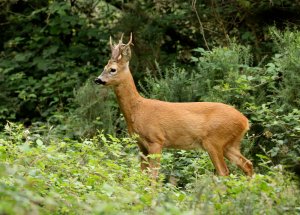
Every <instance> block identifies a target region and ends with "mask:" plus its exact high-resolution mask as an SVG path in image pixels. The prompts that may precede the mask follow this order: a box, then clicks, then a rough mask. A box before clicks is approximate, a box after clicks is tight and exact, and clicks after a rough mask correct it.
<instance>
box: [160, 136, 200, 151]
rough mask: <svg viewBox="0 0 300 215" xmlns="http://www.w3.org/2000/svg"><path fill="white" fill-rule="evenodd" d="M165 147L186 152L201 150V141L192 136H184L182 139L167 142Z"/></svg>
mask: <svg viewBox="0 0 300 215" xmlns="http://www.w3.org/2000/svg"><path fill="white" fill-rule="evenodd" d="M164 147H165V148H172V149H184V150H192V149H200V148H201V140H200V139H197V138H194V137H191V136H185V135H184V136H182V137H178V138H174V139H173V138H172V139H171V140H166V142H165V144H164Z"/></svg>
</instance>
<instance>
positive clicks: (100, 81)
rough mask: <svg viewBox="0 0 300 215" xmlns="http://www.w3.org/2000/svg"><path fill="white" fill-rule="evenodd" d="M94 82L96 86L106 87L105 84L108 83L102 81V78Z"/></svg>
mask: <svg viewBox="0 0 300 215" xmlns="http://www.w3.org/2000/svg"><path fill="white" fill-rule="evenodd" d="M94 82H95V84H102V85H105V84H106V82H105V81H102V80H101V79H100V78H96V79H95V80H94Z"/></svg>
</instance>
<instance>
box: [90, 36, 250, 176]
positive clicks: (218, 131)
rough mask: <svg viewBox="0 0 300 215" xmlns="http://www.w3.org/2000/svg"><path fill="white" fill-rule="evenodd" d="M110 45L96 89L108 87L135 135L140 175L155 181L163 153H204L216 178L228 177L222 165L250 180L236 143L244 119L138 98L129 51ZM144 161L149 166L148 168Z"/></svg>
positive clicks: (210, 108)
mask: <svg viewBox="0 0 300 215" xmlns="http://www.w3.org/2000/svg"><path fill="white" fill-rule="evenodd" d="M122 38H123V35H122V37H121V39H120V41H119V43H118V44H114V45H113V44H112V39H111V37H110V47H111V58H110V60H109V61H108V63H107V65H106V66H105V67H104V70H103V72H102V74H101V75H100V76H99V77H97V78H96V79H95V83H96V84H102V85H105V86H112V88H113V89H114V91H115V94H116V97H117V100H118V103H119V106H120V108H121V111H122V113H123V114H124V117H125V120H126V123H127V127H128V132H129V134H130V135H133V134H137V135H138V146H139V149H140V151H141V169H142V170H144V169H146V168H148V167H149V168H150V170H151V172H152V176H153V177H154V178H156V177H157V175H158V168H159V165H160V164H159V163H160V156H149V157H148V155H153V154H159V155H160V154H161V153H162V149H163V148H175V149H186V150H189V149H198V148H203V149H204V150H206V151H207V152H208V154H209V156H210V159H211V160H212V162H213V165H214V167H215V169H216V171H217V174H218V175H220V176H226V175H228V174H229V170H228V168H227V166H226V163H225V161H224V157H226V158H227V159H228V160H229V161H230V162H232V163H234V164H236V165H237V166H238V167H239V168H241V169H242V170H243V171H244V172H245V174H247V175H248V176H252V174H253V166H252V163H251V162H250V161H249V160H248V159H246V158H245V157H244V156H243V155H242V154H241V153H240V142H241V140H242V138H243V136H244V134H245V133H246V132H247V130H248V129H249V124H248V119H247V118H246V117H245V116H244V115H243V114H242V113H240V112H239V111H237V110H236V109H235V108H233V107H232V106H229V105H226V104H222V103H214V102H190V103H171V102H164V101H159V100H154V99H146V98H143V97H142V96H140V94H139V93H138V91H137V89H136V86H135V84H134V81H133V78H132V75H131V73H130V70H129V60H130V58H131V50H130V45H131V44H132V34H131V35H130V40H129V42H128V43H127V44H124V43H123V42H122ZM148 159H149V162H148Z"/></svg>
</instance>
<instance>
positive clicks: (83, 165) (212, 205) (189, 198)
mask: <svg viewBox="0 0 300 215" xmlns="http://www.w3.org/2000/svg"><path fill="white" fill-rule="evenodd" d="M171 153H172V152H167V153H166V154H165V155H164V156H163V162H162V169H161V174H160V179H159V180H158V182H157V183H156V184H155V185H153V184H152V185H151V181H150V179H149V177H148V175H147V174H146V173H142V172H141V171H140V169H139V161H138V150H137V146H136V143H135V140H134V139H131V138H121V139H119V138H115V137H114V136H111V135H105V134H103V133H101V132H99V133H98V134H97V135H96V136H94V137H93V138H91V139H84V140H81V141H75V140H71V139H68V138H57V139H54V138H53V139H52V138H50V139H49V138H48V139H47V140H44V138H43V136H40V135H37V134H36V133H35V131H34V130H28V129H24V128H23V126H21V125H18V124H12V123H8V124H7V125H6V126H5V130H4V131H3V132H2V133H1V136H0V163H1V164H0V194H1V195H0V214H178V215H179V214H283V213H284V214H296V213H299V212H300V207H299V205H300V198H299V196H300V195H299V194H300V192H299V188H298V187H297V184H296V183H295V181H294V180H292V176H291V175H290V174H288V173H286V172H285V171H284V170H282V169H280V168H275V167H271V166H270V167H269V171H268V172H266V173H265V174H259V173H257V174H256V175H255V176H254V177H253V178H251V179H250V178H248V177H246V176H243V175H242V174H240V173H238V172H236V171H233V174H231V175H230V176H228V177H216V176H215V175H214V174H213V171H212V170H210V168H209V166H210V165H211V164H206V162H210V161H209V160H208V159H207V158H206V155H205V153H198V155H199V157H200V158H201V159H200V160H199V158H196V157H195V158H194V159H195V160H197V162H193V161H191V162H190V163H187V164H186V167H187V168H189V170H187V169H183V170H182V171H183V173H184V174H185V173H186V172H192V173H193V174H186V175H185V176H186V177H187V180H186V183H185V184H181V185H179V184H177V186H176V183H173V182H174V180H173V182H172V181H171V180H168V174H169V173H170V172H173V173H174V171H173V170H172V168H173V165H174V164H173V162H172V161H174V162H175V163H176V159H177V160H178V159H179V160H180V156H177V158H176V159H175V160H174V159H173V158H172V159H170V157H171V156H172V155H171ZM195 155H197V153H196V154H195ZM201 162H202V163H201ZM197 165H204V166H205V165H208V166H207V167H208V168H207V170H206V171H203V169H204V168H203V169H202V168H201V166H197ZM176 177H177V176H176V175H175V176H174V178H176ZM174 184H175V185H174Z"/></svg>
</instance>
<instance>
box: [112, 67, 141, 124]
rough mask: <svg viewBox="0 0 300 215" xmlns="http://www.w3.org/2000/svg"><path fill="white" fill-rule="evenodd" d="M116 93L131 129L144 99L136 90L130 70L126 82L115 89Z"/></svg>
mask: <svg viewBox="0 0 300 215" xmlns="http://www.w3.org/2000/svg"><path fill="white" fill-rule="evenodd" d="M114 91H115V94H116V96H117V100H118V103H119V106H120V109H121V111H122V113H123V114H124V117H125V120H126V122H127V125H128V126H129V127H130V125H131V123H133V114H134V112H135V110H136V108H137V106H138V104H139V102H140V101H141V99H142V97H141V96H140V94H139V93H138V91H137V89H136V86H135V84H134V80H133V77H132V75H131V73H130V71H129V70H128V74H127V77H126V80H124V81H123V82H122V83H121V84H119V85H117V86H116V87H115V88H114Z"/></svg>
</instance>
